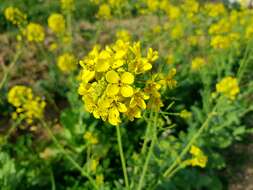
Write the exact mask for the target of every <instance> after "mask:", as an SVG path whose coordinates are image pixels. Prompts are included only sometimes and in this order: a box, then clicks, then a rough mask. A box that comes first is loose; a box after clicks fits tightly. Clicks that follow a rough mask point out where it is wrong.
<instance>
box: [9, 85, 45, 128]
mask: <svg viewBox="0 0 253 190" xmlns="http://www.w3.org/2000/svg"><path fill="white" fill-rule="evenodd" d="M8 102H9V103H10V104H12V105H13V106H14V107H16V111H15V112H14V113H13V114H12V117H13V119H18V118H22V119H25V121H26V123H27V124H28V125H31V124H32V123H33V121H34V120H35V119H41V118H43V112H44V108H45V106H46V103H45V101H43V100H42V99H41V98H40V97H37V96H34V94H33V92H32V89H31V88H29V87H26V86H22V85H16V86H14V87H12V88H11V89H10V91H9V92H8Z"/></svg>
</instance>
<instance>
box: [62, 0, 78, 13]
mask: <svg viewBox="0 0 253 190" xmlns="http://www.w3.org/2000/svg"><path fill="white" fill-rule="evenodd" d="M60 1H61V9H62V10H63V11H73V10H74V9H75V1H74V0H60Z"/></svg>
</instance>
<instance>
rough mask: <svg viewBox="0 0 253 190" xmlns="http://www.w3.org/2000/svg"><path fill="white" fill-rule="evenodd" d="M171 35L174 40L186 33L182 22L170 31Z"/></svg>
mask: <svg viewBox="0 0 253 190" xmlns="http://www.w3.org/2000/svg"><path fill="white" fill-rule="evenodd" d="M170 35H171V38H172V39H174V40H176V39H180V38H182V37H183V35H184V28H183V26H182V24H176V25H175V26H174V27H173V28H172V30H171V31H170Z"/></svg>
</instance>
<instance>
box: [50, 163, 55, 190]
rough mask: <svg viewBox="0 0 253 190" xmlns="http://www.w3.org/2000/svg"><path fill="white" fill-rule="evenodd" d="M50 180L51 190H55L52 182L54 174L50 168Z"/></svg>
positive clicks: (53, 181)
mask: <svg viewBox="0 0 253 190" xmlns="http://www.w3.org/2000/svg"><path fill="white" fill-rule="evenodd" d="M50 180H51V184H52V187H51V189H52V190H55V189H56V188H55V180H54V173H53V170H52V168H50Z"/></svg>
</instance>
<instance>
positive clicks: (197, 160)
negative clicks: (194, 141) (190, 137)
mask: <svg viewBox="0 0 253 190" xmlns="http://www.w3.org/2000/svg"><path fill="white" fill-rule="evenodd" d="M190 154H191V155H192V156H193V158H192V159H189V160H186V164H187V165H191V166H200V167H201V168H204V167H206V163H207V160H208V158H207V156H206V155H205V154H204V153H203V152H202V151H201V150H200V149H199V148H198V147H196V146H194V145H192V146H191V149H190Z"/></svg>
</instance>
